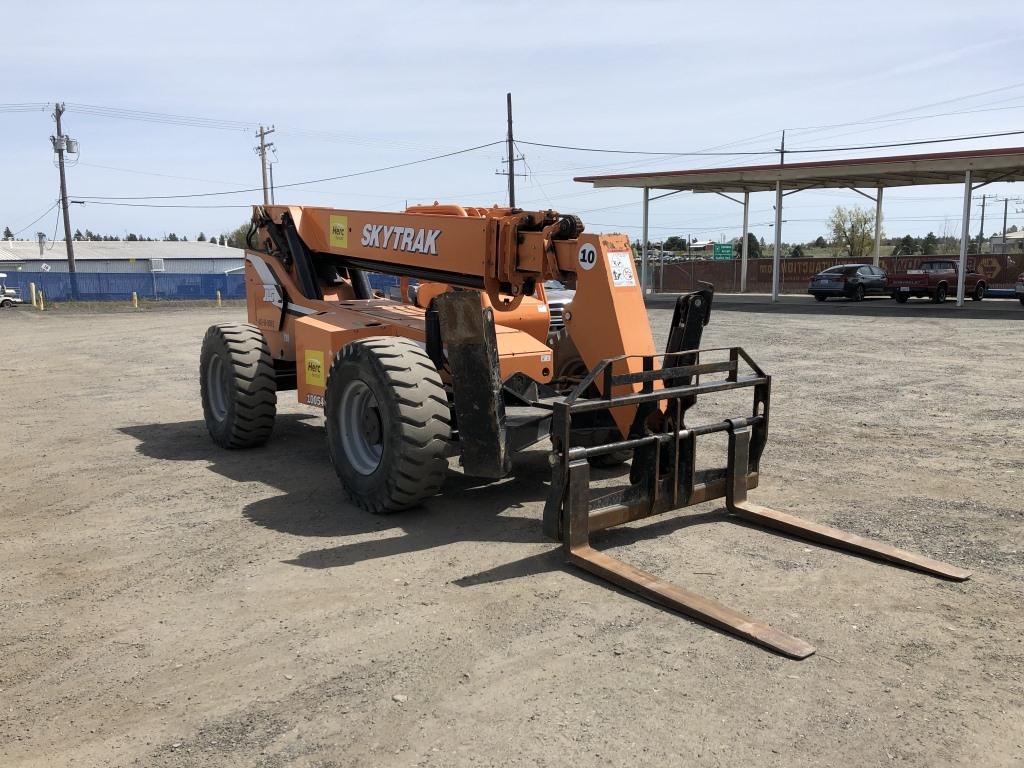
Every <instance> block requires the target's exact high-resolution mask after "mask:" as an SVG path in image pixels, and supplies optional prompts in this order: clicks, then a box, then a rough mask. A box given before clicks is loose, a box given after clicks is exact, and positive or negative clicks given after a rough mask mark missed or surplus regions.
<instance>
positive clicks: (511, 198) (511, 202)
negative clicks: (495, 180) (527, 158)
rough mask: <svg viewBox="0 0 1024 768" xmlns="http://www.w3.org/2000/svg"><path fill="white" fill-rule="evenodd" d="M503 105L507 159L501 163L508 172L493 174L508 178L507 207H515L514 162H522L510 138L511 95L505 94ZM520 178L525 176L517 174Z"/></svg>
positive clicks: (513, 141)
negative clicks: (505, 123)
mask: <svg viewBox="0 0 1024 768" xmlns="http://www.w3.org/2000/svg"><path fill="white" fill-rule="evenodd" d="M505 103H506V106H507V109H508V136H507V144H508V149H507V152H508V159H507V160H502V161H501V162H502V163H508V171H507V172H506V171H495V172H494V173H495V174H496V175H498V176H508V207H509V208H515V207H516V160H523V159H524V158H523V156H522V155H520V156H519V157H516V143H515V139H514V138H513V137H512V94H511V93H506V94H505ZM519 175H520V176H522V177H524V178H525V177H526V174H524V173H521V174H519Z"/></svg>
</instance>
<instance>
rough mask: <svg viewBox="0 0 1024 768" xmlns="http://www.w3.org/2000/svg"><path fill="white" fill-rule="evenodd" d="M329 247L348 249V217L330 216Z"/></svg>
mask: <svg viewBox="0 0 1024 768" xmlns="http://www.w3.org/2000/svg"><path fill="white" fill-rule="evenodd" d="M331 247H332V248H348V216H331Z"/></svg>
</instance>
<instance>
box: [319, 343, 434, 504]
mask: <svg viewBox="0 0 1024 768" xmlns="http://www.w3.org/2000/svg"><path fill="white" fill-rule="evenodd" d="M325 401H326V402H325V405H324V417H325V419H326V425H327V447H328V450H329V451H330V455H331V462H332V463H333V464H334V470H335V472H337V473H338V478H339V479H340V480H341V484H342V485H343V486H344V488H345V491H346V492H347V493H348V496H349V498H350V499H351V500H352V503H354V504H355V505H356V506H358V507H361V508H363V509H365V510H368V511H370V512H374V513H377V514H383V513H387V512H397V511H399V510H403V509H408V508H409V507H414V506H416V505H417V504H419V503H420V502H421V501H423V500H424V499H426V498H429V497H430V496H433V495H434V494H436V493H437V492H438V491H439V490H440V489H441V483H442V482H443V481H444V476H445V472H446V471H447V469H448V461H447V459H446V455H447V448H448V443H449V441H450V440H451V410H450V408H449V406H448V398H447V396H446V395H445V391H444V387H443V385H442V384H441V377H440V376H439V375H438V373H437V369H436V368H435V367H434V364H433V362H432V361H431V360H430V358H429V357H428V356H427V354H426V352H424V351H423V349H422V348H421V347H420V346H419V345H418V344H416V343H415V342H414V341H411V340H409V339H405V338H400V337H391V336H372V337H369V338H366V339H360V340H359V341H354V342H352V343H351V344H348V345H346V346H345V347H343V348H342V350H341V352H339V353H338V356H337V357H336V358H335V360H334V363H333V364H332V365H331V370H330V373H329V374H328V378H327V390H326V393H325Z"/></svg>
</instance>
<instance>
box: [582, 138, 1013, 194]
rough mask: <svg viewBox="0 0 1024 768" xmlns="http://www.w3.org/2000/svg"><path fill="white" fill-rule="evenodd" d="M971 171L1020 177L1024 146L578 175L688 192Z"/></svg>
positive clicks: (946, 176)
mask: <svg viewBox="0 0 1024 768" xmlns="http://www.w3.org/2000/svg"><path fill="white" fill-rule="evenodd" d="M967 171H971V178H972V179H973V180H974V182H975V183H986V182H993V181H1024V147H1015V148H1009V149H980V150H971V151H967V152H935V153H932V154H926V155H898V156H891V157H867V158H861V159H857V160H819V161H813V162H806V163H786V164H785V165H778V164H772V165H750V166H740V167H734V168H697V169H693V170H688V171H658V172H653V173H624V174H614V175H610V176H577V177H576V178H575V181H581V182H584V183H589V184H593V185H594V187H598V188H600V187H637V188H648V189H672V190H680V191H684V190H688V191H691V192H724V193H727V192H774V191H775V190H776V186H777V185H779V184H781V186H782V189H783V190H801V189H825V188H837V187H875V188H879V187H909V186H920V185H925V184H961V183H963V180H964V174H965V173H966V172H967Z"/></svg>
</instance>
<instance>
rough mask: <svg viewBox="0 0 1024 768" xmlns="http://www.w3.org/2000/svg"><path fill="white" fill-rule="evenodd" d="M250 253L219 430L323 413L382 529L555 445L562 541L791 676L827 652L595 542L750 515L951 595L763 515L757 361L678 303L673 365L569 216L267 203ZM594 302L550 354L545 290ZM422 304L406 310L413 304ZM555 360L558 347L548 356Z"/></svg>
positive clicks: (210, 385)
mask: <svg viewBox="0 0 1024 768" xmlns="http://www.w3.org/2000/svg"><path fill="white" fill-rule="evenodd" d="M248 244H249V249H247V251H246V270H245V279H246V295H247V305H248V316H249V324H221V325H215V326H213V327H211V328H210V329H209V330H208V331H207V333H206V337H205V339H204V340H203V347H202V354H201V359H200V380H201V388H202V400H203V411H204V415H205V418H206V423H207V427H208V429H209V432H210V435H211V436H212V438H213V440H214V441H215V442H216V443H218V444H220V445H222V446H224V447H225V448H245V447H250V446H255V445H260V444H262V443H263V442H265V441H266V440H267V438H268V437H269V436H270V433H271V430H272V427H273V424H274V416H275V408H276V402H277V393H278V392H280V391H284V390H290V389H295V390H297V392H298V398H299V400H300V402H303V403H306V404H308V405H312V406H316V407H322V408H323V410H324V414H325V422H326V430H327V444H328V448H329V452H330V457H331V461H332V462H333V464H334V467H335V470H336V471H337V474H338V476H339V478H340V479H341V483H342V485H343V486H344V488H345V490H346V492H347V493H348V496H349V498H350V499H351V500H352V502H353V503H354V504H356V505H357V506H359V507H361V508H363V509H365V510H368V511H370V512H376V513H385V512H393V511H398V510H402V509H405V508H408V507H411V506H414V505H416V504H418V503H419V502H421V501H423V500H424V499H426V498H428V497H430V496H432V495H434V494H436V493H437V492H438V491H439V490H440V488H441V485H442V481H443V480H444V477H445V474H446V472H447V470H448V458H449V457H450V456H453V455H457V456H458V457H459V459H460V463H461V465H462V468H463V470H464V471H465V472H466V473H467V474H469V475H473V476H478V477H483V478H500V477H504V476H506V475H507V474H509V473H510V471H511V466H512V465H511V459H512V455H513V454H514V453H516V452H517V451H519V450H522V449H524V448H526V447H529V446H532V445H535V444H536V443H538V442H540V441H541V440H544V439H548V438H550V441H551V457H550V462H551V466H552V478H551V487H550V492H549V495H548V498H547V502H546V504H545V508H544V518H543V527H544V531H545V533H546V534H548V535H549V536H550V537H552V538H554V539H556V540H558V541H561V542H562V545H563V548H564V551H565V554H566V558H567V560H568V561H569V562H570V563H573V564H575V565H577V566H579V567H581V568H583V569H585V570H587V571H589V572H591V573H593V574H596V575H597V576H600V577H601V578H604V579H606V580H608V581H611V582H613V583H615V584H617V585H619V586H621V587H624V588H625V589H627V590H630V591H633V592H634V593H637V594H639V595H641V596H643V597H645V598H647V599H650V600H652V601H654V602H657V603H660V604H662V605H665V606H667V607H669V608H671V609H674V610H677V611H679V612H682V613H684V614H687V615H690V616H693V617H695V618H697V619H700V620H702V621H704V622H707V623H709V624H711V625H713V626H716V627H718V628H720V629H723V630H725V631H727V632H730V633H733V634H735V635H738V636H740V637H743V638H745V639H747V640H749V641H752V642H755V643H758V644H760V645H763V646H765V647H767V648H770V649H772V650H773V651H776V652H778V653H781V654H783V655H786V656H789V657H791V658H796V659H802V658H805V657H807V656H809V655H810V654H812V653H813V652H814V648H813V647H812V646H811V645H809V644H808V643H806V642H804V641H803V640H800V639H799V638H796V637H793V636H790V635H788V634H785V633H783V632H781V631H778V630H776V629H773V628H771V627H769V626H767V625H765V624H762V623H759V622H756V621H754V620H752V619H750V618H748V617H746V616H744V615H743V614H740V613H737V612H736V611H733V610H732V609H730V608H727V607H726V606H724V605H722V604H720V603H718V602H716V601H714V600H711V599H708V598H705V597H701V596H699V595H696V594H694V593H692V592H689V591H687V590H685V589H682V588H680V587H678V586H675V585H673V584H670V583H668V582H666V581H664V580H662V579H660V578H658V577H657V576H654V575H652V574H650V573H646V572H644V571H641V570H639V569H636V568H634V567H632V566H630V565H628V564H626V563H623V562H621V561H618V560H616V559H614V558H611V557H609V556H607V555H605V554H603V553H601V552H598V551H597V550H595V549H593V548H592V547H591V545H590V536H591V533H593V532H595V531H600V530H603V529H606V528H609V527H612V526H615V525H620V524H622V523H626V522H630V521H633V520H639V519H642V518H646V517H649V516H651V515H656V514H661V513H664V512H668V511H671V510H674V509H678V508H680V507H686V506H690V505H693V504H699V503H701V502H705V501H710V500H713V499H718V498H723V497H724V499H725V504H726V508H727V509H728V511H729V512H731V513H732V514H733V515H735V516H736V517H738V518H741V519H742V520H744V521H746V522H748V523H754V524H757V525H760V526H764V527H766V528H771V529H775V530H778V531H782V532H784V533H786V534H789V535H792V536H796V537H800V538H803V539H808V540H811V541H816V542H819V543H823V544H826V545H829V546H832V547H837V548H840V549H847V550H851V551H853V552H857V553H860V554H863V555H867V556H870V557H874V558H877V559H882V560H888V561H890V562H893V563H896V564H898V565H901V566H904V567H907V568H913V569H916V570H919V571H923V572H925V573H929V574H932V575H935V576H940V577H943V578H947V579H953V580H963V579H967V578H968V577H969V576H970V574H969V573H968V572H967V571H965V570H962V569H960V568H957V567H955V566H951V565H948V564H945V563H940V562H937V561H935V560H931V559H929V558H926V557H922V556H919V555H915V554H912V553H910V552H905V551H903V550H899V549H896V548H895V547H892V546H889V545H887V544H882V543H879V542H874V541H871V540H868V539H865V538H863V537H860V536H856V535H853V534H849V533H845V532H843V531H839V530H836V529H834V528H830V527H828V526H824V525H819V524H817V523H813V522H809V521H805V520H801V519H800V518H796V517H793V516H791V515H788V514H784V513H782V512H777V511H774V510H772V509H768V508H766V507H762V506H758V505H756V504H752V503H749V502H748V501H747V492H748V491H749V490H750V489H752V488H755V487H757V484H758V479H759V464H760V460H761V455H762V452H763V451H764V447H765V443H766V440H767V436H768V420H769V397H770V389H771V379H770V377H769V376H768V375H766V374H765V373H764V372H763V371H762V370H761V369H760V368H759V367H758V366H757V364H756V363H755V362H754V361H753V359H752V358H751V357H750V356H749V355H748V354H747V353H746V352H745V351H744V350H743V349H740V348H738V347H733V348H723V349H699V346H700V337H701V333H702V330H703V327H704V325H706V324H707V322H708V319H709V317H710V310H711V303H712V299H713V291H712V289H711V288H710V287H707V288H704V289H702V290H700V291H697V292H693V293H690V294H686V295H683V296H680V297H679V299H678V302H677V304H676V308H675V312H674V316H673V320H672V324H671V327H670V332H669V336H668V343H667V349H666V350H665V352H664V353H662V354H657V353H656V351H655V348H654V341H653V337H652V334H651V330H650V325H649V323H648V320H647V314H646V310H645V306H644V300H643V295H642V292H641V289H640V286H639V285H638V281H637V278H636V273H635V269H634V265H633V256H632V251H631V248H630V245H629V242H628V240H627V239H626V238H625V237H624V236H622V235H596V234H589V233H586V232H584V229H583V225H582V223H581V222H580V220H579V219H578V218H576V217H574V216H565V215H560V214H558V213H556V212H554V211H524V210H520V209H516V208H500V207H494V208H487V209H479V208H463V207H461V206H456V205H437V204H435V205H433V206H417V207H412V208H408V209H406V210H405V211H404V212H401V213H382V212H370V211H347V210H332V209H327V208H315V207H306V206H283V205H282V206H257V207H256V208H255V209H254V213H253V220H252V227H251V228H250V232H249V243H248ZM367 271H373V272H379V273H385V274H390V275H396V276H398V277H399V278H400V280H401V281H402V285H403V288H406V287H407V286H408V281H409V280H410V279H415V280H418V281H421V285H420V288H419V292H418V294H417V301H416V302H415V303H414V302H411V301H409V300H402V301H396V300H392V299H387V298H384V297H382V296H380V295H378V294H375V293H374V292H373V291H371V289H370V286H369V283H368V280H367V277H366V272H367ZM547 279H555V280H559V281H561V282H562V283H565V284H566V285H568V286H571V287H574V288H575V289H576V294H575V297H574V299H573V301H572V303H571V304H570V305H569V306H568V308H567V311H566V312H565V315H564V320H565V328H564V329H563V331H561V332H560V333H559V334H558V335H557V336H556V337H555V338H554V339H553V340H552V339H549V338H548V335H547V327H548V324H547V319H548V318H547V307H546V306H545V303H544V301H543V290H542V288H541V287H540V286H541V284H542V283H543V281H544V280H547ZM403 294H405V295H406V296H407V295H408V291H405V290H403ZM549 342H550V344H549ZM742 390H747V391H749V392H750V393H751V395H752V400H753V403H752V406H751V407H750V408H749V410H746V409H745V412H744V413H740V414H734V415H731V416H730V417H729V418H724V419H720V420H717V421H711V422H709V423H690V422H689V421H688V420H687V411H688V410H689V409H690V408H691V407H692V406H694V405H695V404H696V403H697V401H698V399H699V398H701V397H702V396H704V395H708V394H711V393H725V392H733V391H742ZM716 433H725V434H726V435H727V437H728V459H727V462H726V466H724V467H719V468H714V469H707V470H699V469H698V468H697V463H696V456H697V440H698V438H699V437H702V436H706V435H712V434H716ZM625 461H630V462H631V465H630V468H629V483H628V485H627V486H625V487H624V488H620V489H618V490H614V491H611V492H604V493H601V492H596V491H592V490H591V487H590V466H591V465H605V466H608V465H613V464H616V463H623V462H625Z"/></svg>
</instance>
